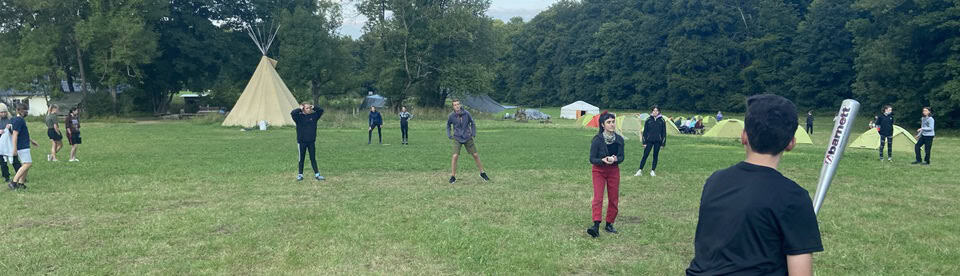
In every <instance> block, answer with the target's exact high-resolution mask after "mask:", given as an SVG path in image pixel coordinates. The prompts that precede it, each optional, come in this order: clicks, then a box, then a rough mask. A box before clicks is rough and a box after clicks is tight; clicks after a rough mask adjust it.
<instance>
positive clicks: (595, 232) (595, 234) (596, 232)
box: [587, 225, 600, 238]
mask: <svg viewBox="0 0 960 276" xmlns="http://www.w3.org/2000/svg"><path fill="white" fill-rule="evenodd" d="M587 234H590V236H591V237H594V238H596V237H599V236H600V229H597V226H596V225H594V226H591V227H590V228H587Z"/></svg>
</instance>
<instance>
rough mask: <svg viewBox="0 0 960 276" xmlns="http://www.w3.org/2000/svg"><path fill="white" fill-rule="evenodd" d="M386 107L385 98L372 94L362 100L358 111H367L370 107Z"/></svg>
mask: <svg viewBox="0 0 960 276" xmlns="http://www.w3.org/2000/svg"><path fill="white" fill-rule="evenodd" d="M386 105H387V98H384V97H383V96H380V95H377V94H373V95H369V96H367V97H365V98H363V103H361V104H360V109H368V108H370V107H371V106H375V107H377V108H381V107H384V106H386Z"/></svg>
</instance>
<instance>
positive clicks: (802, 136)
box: [793, 125, 813, 144]
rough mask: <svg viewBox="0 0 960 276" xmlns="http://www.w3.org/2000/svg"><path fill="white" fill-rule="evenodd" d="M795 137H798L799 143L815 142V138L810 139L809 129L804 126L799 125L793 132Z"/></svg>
mask: <svg viewBox="0 0 960 276" xmlns="http://www.w3.org/2000/svg"><path fill="white" fill-rule="evenodd" d="M793 137H794V138H796V139H797V144H813V140H811V139H810V135H809V134H807V130H806V129H804V128H803V127H802V126H799V125H798V126H797V131H796V133H794V134H793Z"/></svg>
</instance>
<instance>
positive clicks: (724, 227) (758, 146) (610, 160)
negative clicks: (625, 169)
mask: <svg viewBox="0 0 960 276" xmlns="http://www.w3.org/2000/svg"><path fill="white" fill-rule="evenodd" d="M659 111H660V110H659V108H657V107H654V108H653V111H652V112H651V113H650V115H651V118H650V119H648V120H647V122H646V124H645V125H644V133H643V147H644V157H643V160H642V161H641V169H640V170H638V171H637V174H636V175H640V174H641V173H642V171H643V164H644V163H645V162H646V156H647V155H648V154H649V152H650V151H651V148H652V149H653V151H654V161H653V165H654V167H655V166H656V163H657V153H658V151H659V148H660V147H662V146H664V145H665V144H666V135H665V134H666V132H665V128H664V125H665V122H664V120H663V118H662V116H661V115H660V112H659ZM720 116H722V115H720V114H719V113H718V117H720ZM797 117H798V115H797V113H796V106H795V105H794V104H793V103H792V102H791V101H790V100H787V99H785V98H783V97H780V96H776V95H770V94H764V95H757V96H752V97H750V98H748V99H747V114H746V119H745V128H744V132H743V134H741V143H742V144H743V145H744V150H745V151H746V158H745V160H744V161H743V162H740V163H738V164H736V165H733V166H731V167H729V168H727V169H723V170H720V171H717V172H714V173H713V175H711V176H710V178H708V179H707V181H706V183H705V184H704V187H703V193H702V194H701V198H700V210H699V220H698V222H697V230H696V234H695V237H694V258H693V260H692V261H691V262H690V266H689V267H688V268H687V269H686V274H687V275H726V274H761V275H786V274H789V275H811V274H812V269H813V257H812V254H813V253H814V252H819V251H823V245H822V243H821V239H820V230H819V226H818V224H817V219H816V215H815V214H814V212H813V203H812V200H811V199H810V196H809V194H808V193H807V190H805V189H803V188H802V187H800V186H799V185H797V183H796V182H794V181H792V180H790V179H788V178H786V177H784V176H783V175H782V174H781V173H780V172H779V171H778V170H777V168H778V166H779V164H780V160H781V158H782V157H783V152H785V151H790V150H792V149H793V147H794V146H795V145H796V139H795V138H794V133H795V131H796V129H797V127H798V122H797ZM598 122H600V123H599V126H600V127H599V133H597V135H596V136H594V138H593V140H592V142H591V144H590V163H591V164H592V179H593V200H592V201H591V210H592V213H591V214H592V219H593V225H592V226H590V227H589V228H587V230H586V232H587V234H588V235H590V236H591V237H594V238H596V237H598V236H599V235H600V223H601V222H602V221H605V222H606V223H605V225H604V228H603V230H604V231H605V232H608V233H611V234H616V233H618V231H617V229H616V228H615V227H614V226H613V224H614V222H615V221H616V218H617V213H618V212H619V208H618V207H619V206H618V204H619V185H620V170H619V165H620V164H621V163H623V161H624V158H625V156H624V147H625V143H624V139H623V137H622V136H620V135H619V134H617V133H616V116H615V115H614V114H611V113H606V112H605V113H602V114H601V115H600V117H599V118H598ZM651 175H655V174H654V173H653V171H652V170H651ZM604 191H606V195H607V202H608V204H607V215H606V217H605V218H604V217H603V216H602V215H603V210H602V208H603V206H602V205H603V197H604ZM601 219H603V220H601Z"/></svg>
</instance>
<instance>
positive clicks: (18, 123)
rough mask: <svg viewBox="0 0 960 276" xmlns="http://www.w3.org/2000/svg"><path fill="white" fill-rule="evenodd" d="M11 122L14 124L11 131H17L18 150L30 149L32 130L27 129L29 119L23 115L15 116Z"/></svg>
mask: <svg viewBox="0 0 960 276" xmlns="http://www.w3.org/2000/svg"><path fill="white" fill-rule="evenodd" d="M10 124H12V125H13V128H12V129H11V131H16V132H17V150H22V149H29V148H30V131H29V130H27V121H26V120H24V119H23V117H14V118H13V120H11V121H10ZM11 133H12V132H11ZM11 135H12V134H11Z"/></svg>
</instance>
